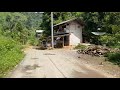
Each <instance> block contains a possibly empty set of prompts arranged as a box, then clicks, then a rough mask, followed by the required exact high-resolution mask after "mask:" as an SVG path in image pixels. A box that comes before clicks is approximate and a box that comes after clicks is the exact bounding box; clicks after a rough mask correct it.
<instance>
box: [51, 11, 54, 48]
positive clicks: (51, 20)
mask: <svg viewBox="0 0 120 90" xmlns="http://www.w3.org/2000/svg"><path fill="white" fill-rule="evenodd" d="M51 40H52V42H51V44H52V48H54V41H53V40H54V38H53V12H51Z"/></svg>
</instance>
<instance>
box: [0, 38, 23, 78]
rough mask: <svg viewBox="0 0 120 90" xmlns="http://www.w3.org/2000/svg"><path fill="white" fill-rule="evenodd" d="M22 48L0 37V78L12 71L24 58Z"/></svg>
mask: <svg viewBox="0 0 120 90" xmlns="http://www.w3.org/2000/svg"><path fill="white" fill-rule="evenodd" d="M21 49H22V46H21V45H20V44H18V43H17V42H15V41H14V40H12V39H10V38H6V37H3V36H0V77H3V76H4V75H5V74H7V72H8V71H9V70H12V69H13V68H14V67H15V66H16V65H17V64H18V63H19V62H20V61H21V60H22V58H23V57H24V54H23V52H22V51H21Z"/></svg>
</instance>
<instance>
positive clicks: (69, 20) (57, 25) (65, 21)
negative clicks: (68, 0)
mask: <svg viewBox="0 0 120 90" xmlns="http://www.w3.org/2000/svg"><path fill="white" fill-rule="evenodd" d="M74 20H78V18H73V19H70V20H66V21H63V22H61V23H58V24H56V25H54V27H55V26H58V25H61V24H64V23H68V22H71V21H74Z"/></svg>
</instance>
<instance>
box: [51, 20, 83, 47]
mask: <svg viewBox="0 0 120 90" xmlns="http://www.w3.org/2000/svg"><path fill="white" fill-rule="evenodd" d="M83 27H84V23H83V21H81V20H80V19H77V18H75V19H70V20H67V21H64V22H61V23H59V24H56V25H54V45H55V46H56V45H57V44H58V43H59V45H60V44H61V47H64V46H69V45H72V46H75V45H78V44H79V43H82V42H83V38H82V29H83ZM50 37H51V36H50Z"/></svg>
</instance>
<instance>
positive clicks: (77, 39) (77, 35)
mask: <svg viewBox="0 0 120 90" xmlns="http://www.w3.org/2000/svg"><path fill="white" fill-rule="evenodd" d="M69 30H70V45H78V43H82V27H81V26H80V25H79V24H78V23H76V22H71V23H70V24H69Z"/></svg>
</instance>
